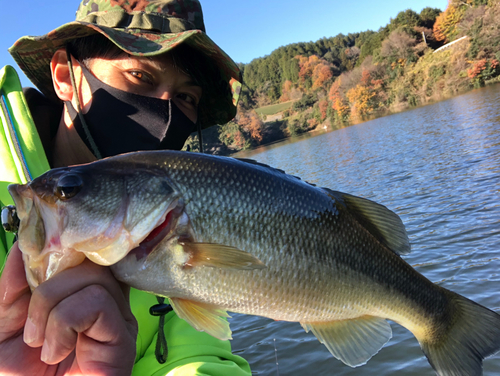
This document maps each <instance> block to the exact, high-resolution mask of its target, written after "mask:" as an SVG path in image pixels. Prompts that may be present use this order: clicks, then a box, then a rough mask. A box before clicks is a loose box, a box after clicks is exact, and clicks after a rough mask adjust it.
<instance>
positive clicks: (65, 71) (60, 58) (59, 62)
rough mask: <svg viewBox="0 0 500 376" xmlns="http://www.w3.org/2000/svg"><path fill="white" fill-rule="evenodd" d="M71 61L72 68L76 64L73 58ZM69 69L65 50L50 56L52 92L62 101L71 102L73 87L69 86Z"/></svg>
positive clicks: (62, 49) (61, 49) (59, 50)
mask: <svg viewBox="0 0 500 376" xmlns="http://www.w3.org/2000/svg"><path fill="white" fill-rule="evenodd" d="M71 59H72V63H73V66H75V65H77V64H78V62H77V61H76V60H75V59H74V58H73V57H71ZM69 69H70V68H69V65H68V58H67V56H66V49H64V48H60V49H58V50H57V51H56V52H55V53H54V56H52V60H51V61H50V70H51V72H52V82H53V84H54V90H55V92H56V94H57V96H58V97H59V99H61V100H62V101H71V100H72V99H73V86H72V85H71V77H70V74H69ZM75 78H76V77H75Z"/></svg>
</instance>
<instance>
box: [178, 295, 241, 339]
mask: <svg viewBox="0 0 500 376" xmlns="http://www.w3.org/2000/svg"><path fill="white" fill-rule="evenodd" d="M169 300H170V304H171V305H172V308H173V309H174V311H175V312H176V313H177V316H179V317H180V318H181V319H184V320H186V321H187V322H188V323H189V324H190V325H191V326H192V327H193V328H195V329H196V330H198V331H200V332H206V333H208V334H210V335H211V336H213V337H215V338H218V339H220V340H223V341H225V340H228V339H232V337H231V329H230V328H229V323H228V322H227V320H226V317H230V316H229V315H228V314H227V312H226V311H225V310H223V309H220V308H218V307H215V306H212V305H210V304H205V303H199V302H193V301H191V300H187V299H181V298H170V299H169Z"/></svg>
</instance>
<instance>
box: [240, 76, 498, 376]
mask: <svg viewBox="0 0 500 376" xmlns="http://www.w3.org/2000/svg"><path fill="white" fill-rule="evenodd" d="M498 103H500V86H494V87H488V88H485V89H482V90H477V91H474V92H470V93H467V94H465V95H462V96H459V97H456V98H453V99H450V100H447V101H443V102H439V103H436V104H433V105H429V106H425V107H421V108H418V109H415V110H411V111H407V112H403V113H400V114H395V115H391V116H387V117H384V118H379V119H376V120H372V121H369V122H366V123H362V124H358V125H354V126H351V127H349V128H345V129H341V130H338V131H334V132H331V133H326V134H322V135H318V136H315V137H311V136H310V135H308V136H306V137H303V138H299V139H295V140H287V141H285V142H281V143H278V144H274V145H271V146H269V147H262V148H260V149H257V150H254V151H252V152H247V153H239V154H238V155H237V156H239V157H245V158H253V159H256V160H258V161H259V162H262V163H266V164H269V165H271V166H274V167H278V168H281V169H283V170H285V171H287V172H288V173H290V174H293V175H297V176H301V177H302V178H303V179H304V180H307V181H309V182H311V183H315V184H317V185H319V186H325V187H329V188H332V189H335V190H339V191H344V192H349V193H351V194H355V195H359V196H362V197H366V198H369V199H372V200H375V201H377V202H379V203H382V204H383V205H385V206H387V207H389V208H390V209H392V210H393V211H395V212H396V213H397V214H399V215H400V216H401V218H402V220H403V222H404V223H405V225H406V228H407V231H408V235H409V237H410V241H411V244H412V253H411V254H410V255H408V256H405V260H406V261H408V262H409V263H410V264H411V265H413V266H414V267H415V268H416V269H417V270H418V271H419V272H420V273H422V274H424V275H425V276H426V277H428V278H429V279H430V280H432V281H433V282H435V283H437V284H439V285H441V286H443V287H446V288H448V289H450V290H453V291H455V292H458V293H460V294H462V295H464V296H466V297H468V298H470V299H472V300H474V301H476V302H478V303H480V304H482V305H485V306H487V307H489V308H490V309H493V310H496V311H498V312H500V296H499V294H498V293H497V291H498V289H499V287H500V274H499V270H500V185H499V183H500V180H499V176H500V107H499V106H498ZM231 326H232V329H233V332H234V333H233V338H234V340H233V350H234V351H235V352H236V353H238V354H240V355H242V356H243V357H245V358H246V359H248V360H249V362H250V364H251V365H252V369H253V372H254V374H257V375H277V374H278V371H279V374H280V375H303V374H306V372H311V371H312V372H314V373H315V374H316V375H332V374H334V375H372V374H373V375H375V374H378V375H434V372H433V371H432V369H431V367H430V365H429V364H428V363H427V361H426V359H425V357H424V355H423V353H422V352H421V350H420V347H419V345H418V343H417V341H416V339H415V338H414V337H413V336H412V335H411V334H410V332H408V331H407V330H406V329H404V328H403V327H401V326H399V325H397V324H393V325H392V328H393V338H392V339H391V340H390V341H389V343H388V344H387V345H386V346H385V347H384V348H383V349H382V350H381V351H380V352H379V353H378V354H377V355H376V356H374V357H373V358H372V359H371V360H370V361H369V362H368V363H367V364H366V365H365V366H362V367H359V368H355V369H353V368H350V367H347V366H345V365H343V364H342V363H341V362H339V361H337V360H336V359H334V358H333V357H332V356H331V355H330V353H329V352H328V350H327V349H326V348H325V347H324V346H323V345H321V344H320V343H319V341H317V340H316V338H315V337H314V336H313V335H312V334H311V333H309V334H306V333H305V332H304V331H303V330H302V328H301V326H300V325H299V324H298V323H288V322H274V321H272V320H268V319H264V318H261V317H255V316H245V315H237V314H234V315H233V319H231ZM274 340H275V341H274ZM275 346H276V350H277V351H276V353H277V356H278V363H279V366H277V365H276V360H275ZM484 374H485V375H500V354H497V355H495V356H493V357H490V358H488V359H487V360H486V361H485V362H484Z"/></svg>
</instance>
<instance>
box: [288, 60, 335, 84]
mask: <svg viewBox="0 0 500 376" xmlns="http://www.w3.org/2000/svg"><path fill="white" fill-rule="evenodd" d="M296 59H298V60H299V67H300V70H299V81H300V83H301V84H302V85H303V87H304V88H305V89H309V88H312V89H313V90H315V89H317V88H320V87H323V85H324V84H325V83H326V82H327V81H328V80H330V79H331V78H332V77H333V73H332V67H331V64H330V63H328V62H327V61H326V60H325V59H320V58H319V57H318V56H316V55H311V56H309V57H305V56H301V55H299V56H296Z"/></svg>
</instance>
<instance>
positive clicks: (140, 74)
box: [129, 71, 153, 84]
mask: <svg viewBox="0 0 500 376" xmlns="http://www.w3.org/2000/svg"><path fill="white" fill-rule="evenodd" d="M129 73H130V75H131V76H132V77H134V78H136V79H138V80H140V81H144V82H146V83H148V84H151V83H152V82H153V81H152V80H151V77H149V75H148V74H146V73H144V72H140V71H130V72H129Z"/></svg>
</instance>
